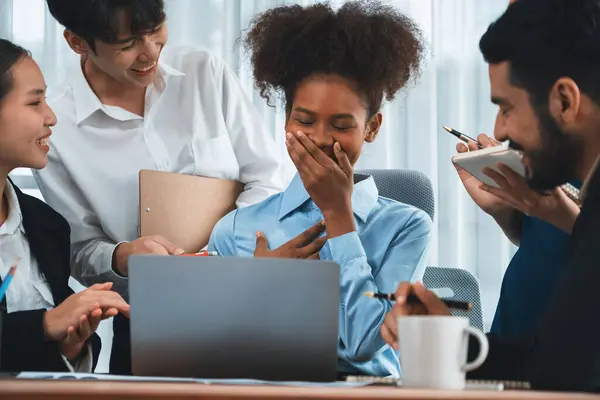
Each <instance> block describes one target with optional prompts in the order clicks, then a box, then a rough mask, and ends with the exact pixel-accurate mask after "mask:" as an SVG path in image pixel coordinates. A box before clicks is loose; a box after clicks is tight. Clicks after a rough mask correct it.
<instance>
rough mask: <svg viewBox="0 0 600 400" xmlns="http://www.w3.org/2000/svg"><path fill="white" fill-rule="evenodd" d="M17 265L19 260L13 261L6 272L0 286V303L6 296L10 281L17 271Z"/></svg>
mask: <svg viewBox="0 0 600 400" xmlns="http://www.w3.org/2000/svg"><path fill="white" fill-rule="evenodd" d="M17 264H19V260H17V261H15V263H14V264H13V265H12V266H11V267H10V269H9V270H8V274H6V276H5V277H4V279H3V280H2V286H0V302H1V301H2V300H4V296H5V295H6V290H7V289H8V286H9V285H10V282H11V281H12V279H13V276H15V271H16V270H17Z"/></svg>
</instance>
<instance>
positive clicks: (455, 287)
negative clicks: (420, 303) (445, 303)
mask: <svg viewBox="0 0 600 400" xmlns="http://www.w3.org/2000/svg"><path fill="white" fill-rule="evenodd" d="M423 284H424V285H425V287H427V288H428V289H433V290H434V291H435V292H436V293H437V294H438V296H440V297H442V298H447V299H452V300H459V301H467V302H469V303H471V304H472V305H473V308H472V309H471V311H458V310H452V315H456V316H461V317H467V318H469V323H470V325H471V326H473V327H475V328H477V329H481V330H482V331H483V315H482V312H481V295H480V293H479V281H478V280H477V278H475V277H474V276H473V275H472V274H471V273H470V272H469V271H465V270H464V269H459V268H445V267H427V268H425V274H424V275H423ZM449 291H451V292H453V294H451V293H450V295H448V294H446V293H444V292H449Z"/></svg>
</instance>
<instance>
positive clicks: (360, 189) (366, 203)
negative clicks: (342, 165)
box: [278, 174, 379, 223]
mask: <svg viewBox="0 0 600 400" xmlns="http://www.w3.org/2000/svg"><path fill="white" fill-rule="evenodd" d="M354 182H355V183H354V189H353V190H352V211H353V212H354V214H355V215H356V216H357V217H358V218H359V219H360V220H361V221H362V222H363V223H364V222H366V221H367V218H368V216H369V213H370V212H371V209H372V208H373V207H374V206H375V204H376V203H377V199H378V198H379V191H378V190H377V186H376V185H375V181H374V180H373V177H372V176H369V175H361V174H354ZM309 200H310V195H309V194H308V192H307V191H306V189H305V188H304V184H303V183H302V179H300V175H299V174H296V176H294V179H292V182H290V185H289V186H288V187H287V189H285V191H284V192H283V199H282V200H281V207H280V209H279V217H278V218H279V220H282V219H283V218H284V217H285V216H287V215H288V214H290V213H292V212H293V211H295V210H296V209H298V208H300V207H301V206H302V205H303V204H304V203H306V202H307V201H309Z"/></svg>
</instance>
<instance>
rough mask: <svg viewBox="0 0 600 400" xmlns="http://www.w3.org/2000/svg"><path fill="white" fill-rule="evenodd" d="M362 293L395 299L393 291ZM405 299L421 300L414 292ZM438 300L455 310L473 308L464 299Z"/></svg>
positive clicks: (418, 301) (408, 300) (412, 302)
mask: <svg viewBox="0 0 600 400" xmlns="http://www.w3.org/2000/svg"><path fill="white" fill-rule="evenodd" d="M363 294H364V295H365V296H367V297H373V298H377V299H388V300H390V301H394V300H395V296H394V294H393V293H389V294H388V293H375V292H364V293H363ZM406 300H407V302H408V303H411V304H418V303H420V302H421V300H419V298H418V297H417V296H415V295H414V294H410V295H408V298H407V299H406ZM440 300H442V301H443V302H444V304H446V306H447V307H448V308H454V309H456V310H463V311H470V310H471V308H473V305H472V304H471V303H468V302H466V301H458V300H447V299H440Z"/></svg>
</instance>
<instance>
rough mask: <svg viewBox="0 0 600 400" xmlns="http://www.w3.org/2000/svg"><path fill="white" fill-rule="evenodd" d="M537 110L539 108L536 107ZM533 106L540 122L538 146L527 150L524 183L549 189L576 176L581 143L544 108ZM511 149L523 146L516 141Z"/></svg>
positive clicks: (538, 189) (541, 190)
mask: <svg viewBox="0 0 600 400" xmlns="http://www.w3.org/2000/svg"><path fill="white" fill-rule="evenodd" d="M539 108H540V109H541V108H542V107H539ZM540 109H537V110H536V109H534V111H536V115H537V117H538V121H539V130H540V137H541V142H542V145H541V148H539V149H538V150H533V151H527V152H526V154H527V158H528V159H529V166H528V168H527V175H526V176H527V184H528V185H529V187H530V188H531V189H533V190H536V191H538V192H547V191H549V190H552V189H554V188H556V187H558V186H560V185H562V184H564V183H567V182H568V181H570V180H572V179H573V178H575V176H576V170H577V165H578V163H579V161H580V160H581V158H582V156H583V144H582V143H581V141H580V140H578V139H577V138H575V137H573V136H572V135H568V134H565V133H564V132H563V131H562V130H561V129H560V127H559V126H558V125H557V124H556V121H555V120H554V119H553V118H552V116H551V115H550V114H549V112H548V111H547V110H540ZM510 147H511V148H514V149H516V150H520V149H522V148H521V146H519V145H518V144H517V143H511V144H510Z"/></svg>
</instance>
